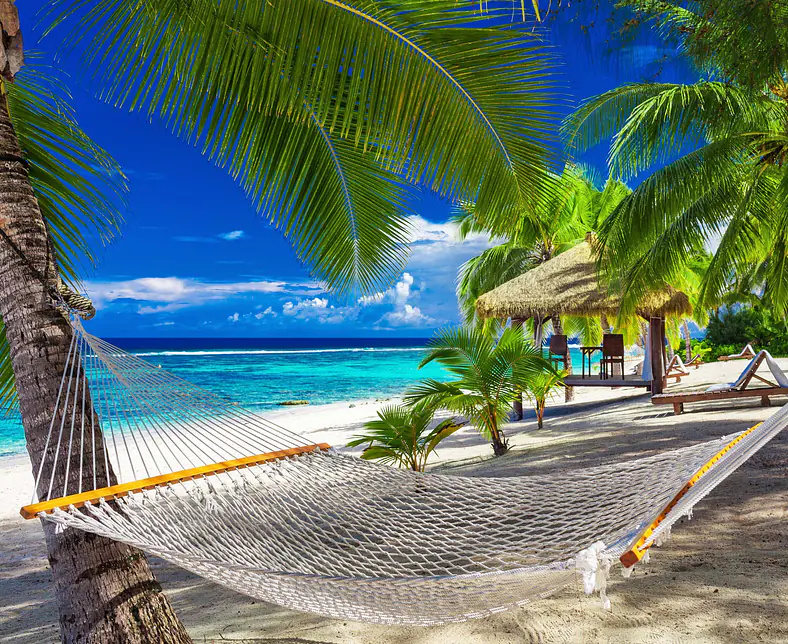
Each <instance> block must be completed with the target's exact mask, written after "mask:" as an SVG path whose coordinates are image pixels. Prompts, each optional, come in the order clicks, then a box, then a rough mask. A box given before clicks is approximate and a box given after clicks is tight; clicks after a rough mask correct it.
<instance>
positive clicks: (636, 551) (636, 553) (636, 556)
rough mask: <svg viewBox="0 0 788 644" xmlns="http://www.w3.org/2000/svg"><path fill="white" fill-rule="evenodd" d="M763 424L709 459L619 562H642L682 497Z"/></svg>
mask: <svg viewBox="0 0 788 644" xmlns="http://www.w3.org/2000/svg"><path fill="white" fill-rule="evenodd" d="M762 424H763V423H758V424H757V425H755V426H754V427H750V428H749V429H748V430H747V431H746V432H742V433H741V434H740V435H739V436H737V437H736V438H734V439H733V440H732V441H731V442H730V443H728V444H727V445H726V446H725V447H723V448H722V449H721V450H720V451H719V452H717V453H716V454H715V455H714V456H713V457H712V458H711V459H709V460H708V461H707V462H706V464H705V465H704V466H703V467H701V468H700V469H699V470H698V471H697V472H695V474H694V475H693V477H692V478H691V479H690V480H689V481H687V484H686V485H685V486H684V487H683V488H681V490H680V491H679V493H678V494H677V495H676V496H674V497H673V499H671V501H670V503H668V504H667V505H666V506H665V507H664V508H663V510H662V512H660V513H659V516H658V517H657V518H656V519H654V522H653V523H652V524H651V525H649V526H648V527H647V528H646V529H645V530H643V532H641V533H640V535H639V536H638V538H637V540H636V541H635V545H634V546H632V548H631V549H630V550H628V551H627V552H625V553H624V554H623V555H621V557H619V560H620V561H621V563H622V564H623V565H624V567H625V568H630V567H632V566H634V565H635V564H636V563H637V562H638V561H640V560H641V559H642V558H643V556H644V555H645V554H646V551H647V550H648V549H649V548H650V547H651V544H648V545H644V544H645V543H646V541H647V540H648V538H649V537H650V536H651V535H652V534H653V533H654V530H656V529H657V527H658V526H659V524H660V523H662V522H663V521H664V520H665V517H667V516H668V514H669V513H670V511H671V510H672V509H673V508H674V507H676V504H677V503H678V502H679V500H680V499H681V497H683V496H684V495H685V494H686V493H687V492H689V491H690V488H692V486H693V485H695V484H696V483H697V482H698V481H699V480H700V479H701V477H702V476H703V475H704V474H706V472H708V471H709V470H710V469H711V467H712V466H713V465H714V464H715V463H716V462H717V461H719V460H720V459H721V458H722V457H723V456H724V455H725V454H727V453H728V452H729V451H730V450H731V448H732V447H733V446H734V445H736V443H738V442H739V441H740V440H741V439H742V438H744V437H745V436H747V434H750V433H752V432H754V431H755V430H756V429H758V427H760V426H761V425H762Z"/></svg>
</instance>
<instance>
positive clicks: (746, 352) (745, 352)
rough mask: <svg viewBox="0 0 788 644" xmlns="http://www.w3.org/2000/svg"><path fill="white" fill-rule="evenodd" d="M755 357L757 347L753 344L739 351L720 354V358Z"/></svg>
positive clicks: (742, 358)
mask: <svg viewBox="0 0 788 644" xmlns="http://www.w3.org/2000/svg"><path fill="white" fill-rule="evenodd" d="M754 357H755V349H753V348H752V345H751V344H748V345H747V346H745V347H744V348H743V349H742V350H741V351H739V353H731V354H730V355H729V356H720V357H719V358H717V359H718V360H723V361H724V360H750V359H751V358H754Z"/></svg>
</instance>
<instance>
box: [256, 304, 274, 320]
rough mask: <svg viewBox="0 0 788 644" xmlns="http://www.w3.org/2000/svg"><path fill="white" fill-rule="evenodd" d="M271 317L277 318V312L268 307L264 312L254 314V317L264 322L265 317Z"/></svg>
mask: <svg viewBox="0 0 788 644" xmlns="http://www.w3.org/2000/svg"><path fill="white" fill-rule="evenodd" d="M268 315H270V316H271V317H274V318H275V317H276V311H274V309H273V307H270V306H269V307H267V308H266V309H265V310H264V311H259V312H257V313H255V314H254V317H255V318H257V319H258V320H262V319H263V318H264V317H266V316H268Z"/></svg>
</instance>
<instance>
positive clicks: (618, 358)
mask: <svg viewBox="0 0 788 644" xmlns="http://www.w3.org/2000/svg"><path fill="white" fill-rule="evenodd" d="M616 366H619V367H620V369H621V371H619V374H620V376H621V378H624V336H623V335H620V334H618V333H606V334H605V335H603V336H602V362H601V364H600V369H602V378H604V379H605V380H607V379H608V378H611V377H612V376H614V375H616V374H615V368H614V367H616Z"/></svg>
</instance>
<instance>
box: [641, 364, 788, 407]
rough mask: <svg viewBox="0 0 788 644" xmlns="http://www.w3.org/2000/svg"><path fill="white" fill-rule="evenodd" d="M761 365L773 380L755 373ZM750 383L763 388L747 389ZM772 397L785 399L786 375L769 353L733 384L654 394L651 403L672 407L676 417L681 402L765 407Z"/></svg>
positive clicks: (748, 368)
mask: <svg viewBox="0 0 788 644" xmlns="http://www.w3.org/2000/svg"><path fill="white" fill-rule="evenodd" d="M764 362H766V365H767V367H768V368H769V371H770V372H771V375H772V378H773V379H774V380H773V381H772V380H768V379H767V378H764V377H763V376H761V375H759V374H758V373H757V371H758V367H760V366H761V364H763V363H764ZM753 380H759V381H760V382H761V383H763V385H765V386H761V387H750V383H751V382H752V381H753ZM771 396H788V375H786V374H785V372H783V370H782V369H780V366H779V365H778V364H777V363H776V362H775V361H774V358H772V356H771V354H769V352H768V351H761V352H759V353H758V354H757V355H756V356H755V357H754V358H753V359H752V360H751V361H750V363H749V364H748V365H747V366H746V367H745V369H744V371H742V372H741V375H740V376H739V377H738V378H737V379H736V381H735V382H730V383H724V384H719V385H712V386H711V387H709V388H708V389H706V390H705V391H686V392H681V393H676V394H657V395H656V396H652V397H651V402H652V403H653V404H655V405H664V404H667V405H673V413H674V414H676V415H678V414H681V413H682V412H683V411H684V403H688V402H701V401H709V400H728V399H730V398H760V399H761V405H763V406H764V407H768V406H769V398H770V397H771Z"/></svg>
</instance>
